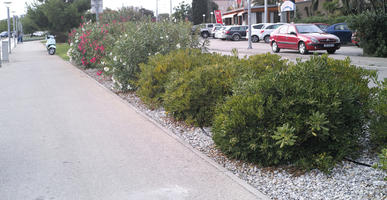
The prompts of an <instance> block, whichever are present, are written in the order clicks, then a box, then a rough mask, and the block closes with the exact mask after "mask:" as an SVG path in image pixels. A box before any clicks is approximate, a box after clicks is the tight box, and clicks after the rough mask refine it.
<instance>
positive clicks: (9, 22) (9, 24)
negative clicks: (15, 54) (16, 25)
mask: <svg viewBox="0 0 387 200" xmlns="http://www.w3.org/2000/svg"><path fill="white" fill-rule="evenodd" d="M7 16H8V48H9V50H8V51H9V54H11V20H10V19H9V7H8V6H7Z"/></svg>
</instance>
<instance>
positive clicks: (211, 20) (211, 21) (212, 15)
mask: <svg viewBox="0 0 387 200" xmlns="http://www.w3.org/2000/svg"><path fill="white" fill-rule="evenodd" d="M210 14H211V23H214V21H212V18H213V14H214V12H211V13H210Z"/></svg>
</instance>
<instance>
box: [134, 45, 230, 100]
mask: <svg viewBox="0 0 387 200" xmlns="http://www.w3.org/2000/svg"><path fill="white" fill-rule="evenodd" d="M221 62H225V57H224V56H221V55H219V54H208V53H202V52H201V50H199V49H182V50H176V51H172V52H171V53H169V54H166V55H161V54H158V55H155V56H151V57H150V59H149V61H148V62H147V63H146V64H140V69H141V70H140V71H141V73H140V74H139V78H138V90H137V94H138V95H139V96H140V97H141V99H142V100H143V101H144V102H145V103H146V104H148V105H150V106H151V107H158V106H160V105H161V103H162V102H163V100H162V95H163V94H164V92H165V84H166V82H168V77H169V74H170V73H171V72H172V71H175V72H185V71H192V70H193V69H195V68H197V67H202V66H205V65H211V64H215V63H221Z"/></svg>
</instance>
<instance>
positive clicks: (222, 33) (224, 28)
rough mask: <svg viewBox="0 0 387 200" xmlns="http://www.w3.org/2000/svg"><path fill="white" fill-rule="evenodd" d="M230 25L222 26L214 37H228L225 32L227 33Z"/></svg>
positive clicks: (223, 38)
mask: <svg viewBox="0 0 387 200" xmlns="http://www.w3.org/2000/svg"><path fill="white" fill-rule="evenodd" d="M228 27H229V26H222V28H220V29H219V30H217V31H215V35H214V38H218V39H222V40H225V39H226V34H225V33H226V29H227V28H228Z"/></svg>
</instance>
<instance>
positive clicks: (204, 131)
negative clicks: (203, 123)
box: [200, 127, 211, 137]
mask: <svg viewBox="0 0 387 200" xmlns="http://www.w3.org/2000/svg"><path fill="white" fill-rule="evenodd" d="M200 129H202V131H203V133H204V134H206V135H207V136H208V137H211V136H210V134H208V133H207V131H206V130H204V128H203V127H200Z"/></svg>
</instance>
